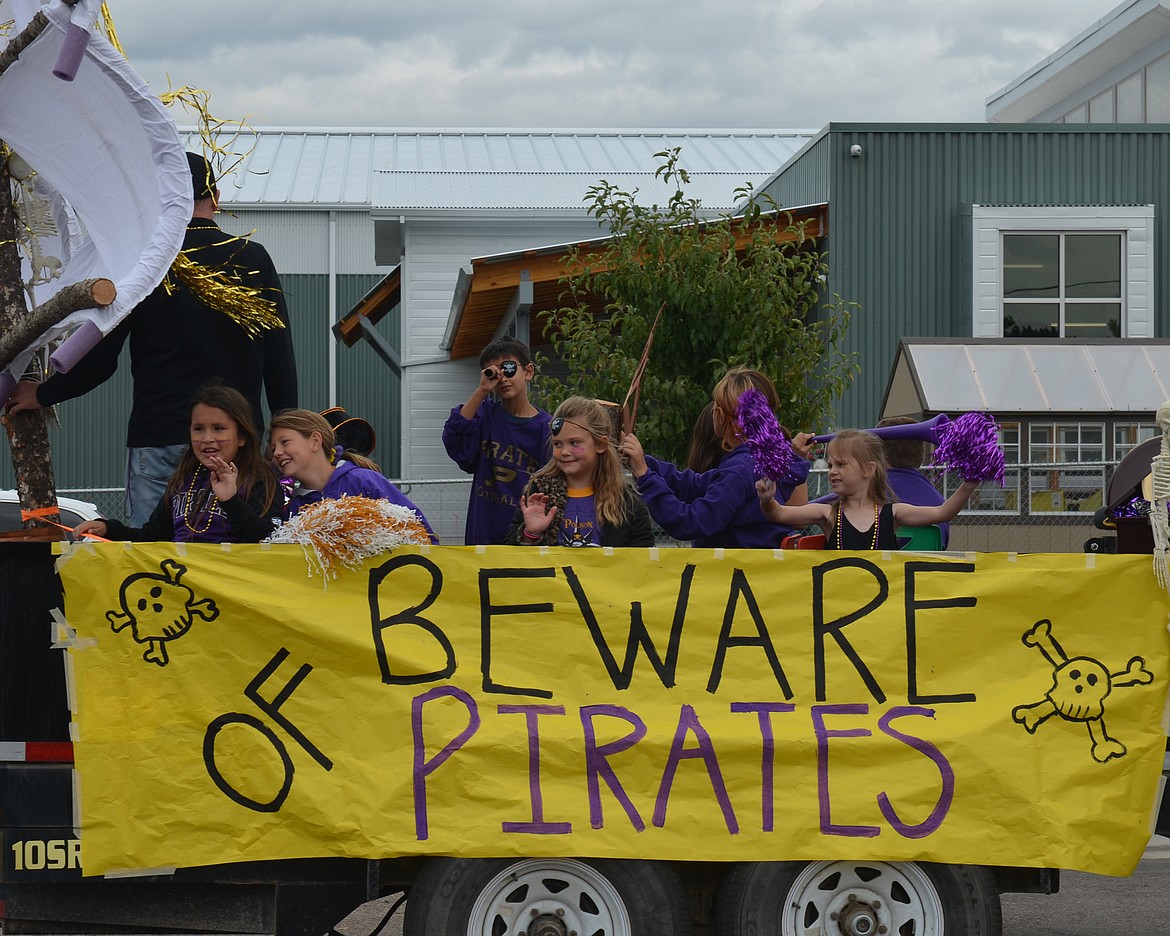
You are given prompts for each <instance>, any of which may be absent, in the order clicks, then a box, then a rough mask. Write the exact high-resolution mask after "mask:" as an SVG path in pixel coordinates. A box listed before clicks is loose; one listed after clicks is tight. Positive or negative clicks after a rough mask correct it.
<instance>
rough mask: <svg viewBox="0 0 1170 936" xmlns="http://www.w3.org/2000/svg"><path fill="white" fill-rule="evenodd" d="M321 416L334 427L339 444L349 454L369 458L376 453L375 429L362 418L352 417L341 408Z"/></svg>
mask: <svg viewBox="0 0 1170 936" xmlns="http://www.w3.org/2000/svg"><path fill="white" fill-rule="evenodd" d="M321 415H322V416H324V417H325V420H326V422H328V423H329V425H331V426H332V427H333V434H334V435H335V436H336V437H337V444H338V445H340V446H341V447H342V448H343V449H345V450H346V451H347V452H356V453H357V454H358V455H366V456H368V455H369V454H370V453H371V452H373V451H374V445H375V444H377V441H378V440H377V438H376V437H375V435H374V427H373V426H371V425H370V424H369V423H368V422H366V421H365V420H364V419H362V418H361V417H360V416H350V415H349V413H347V412H346V411H345V409H344V408H343V407H340V406H334V407H332V408H331V409H327V410H325V411H324V412H323V413H321Z"/></svg>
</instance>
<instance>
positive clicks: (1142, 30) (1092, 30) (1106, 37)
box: [986, 0, 1170, 123]
mask: <svg viewBox="0 0 1170 936" xmlns="http://www.w3.org/2000/svg"><path fill="white" fill-rule="evenodd" d="M1166 36H1170V3H1167V2H1165V0H1126V2H1124V3H1122V4H1120V5H1119V6H1117V7H1115V8H1114V9H1113V10H1111V11H1110V12H1109V13H1107V14H1106V15H1105V16H1103V17H1101V19H1099V20H1098V21H1097V22H1095V23H1094V24H1093V25H1092V26H1090V27H1089V28H1088V29H1086V30H1085V31H1084V32H1082V33H1081V34H1080V35H1078V36H1077V37H1076V38H1075V39H1073V40H1071V41H1070V42H1068V43H1067V44H1065V45H1064V46H1062V47H1061V48H1060V49H1058V50H1057V51H1055V52H1053V53H1052V54H1051V55H1050V56H1048V57H1047V58H1046V59H1044V60H1043V61H1041V62H1040V63H1039V64H1037V65H1035V66H1033V67H1032V68H1031V69H1029V70H1028V71H1026V72H1025V73H1024V74H1023V75H1021V76H1020V77H1018V78H1016V79H1015V80H1014V81H1013V82H1011V83H1010V84H1008V85H1007V86H1005V87H1003V88H1001V89H1000V90H998V91H996V92H995V94H993V95H991V96H990V97H989V98H988V99H987V111H986V113H987V119H988V120H989V121H992V122H998V123H1023V122H1027V121H1029V120H1034V119H1035V118H1037V117H1039V116H1040V115H1041V114H1043V113H1044V112H1045V111H1047V110H1048V109H1049V108H1052V107H1055V106H1056V105H1057V104H1060V103H1061V102H1062V101H1063V100H1065V99H1066V98H1067V97H1068V96H1069V95H1071V94H1073V93H1075V92H1076V91H1079V90H1080V89H1082V88H1085V87H1087V86H1088V85H1090V84H1092V83H1093V82H1094V81H1095V80H1097V79H1098V78H1100V77H1101V76H1103V75H1105V74H1107V73H1108V72H1109V71H1111V70H1112V69H1114V68H1116V67H1117V66H1119V65H1121V64H1122V63H1123V62H1127V61H1129V60H1130V59H1132V58H1134V57H1135V56H1137V55H1139V54H1140V53H1141V52H1142V51H1143V50H1144V49H1148V48H1149V47H1150V46H1152V45H1154V44H1155V43H1156V42H1159V41H1160V40H1162V39H1164V38H1165V37H1166Z"/></svg>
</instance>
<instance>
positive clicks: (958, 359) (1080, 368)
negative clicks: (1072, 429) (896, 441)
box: [881, 338, 1170, 419]
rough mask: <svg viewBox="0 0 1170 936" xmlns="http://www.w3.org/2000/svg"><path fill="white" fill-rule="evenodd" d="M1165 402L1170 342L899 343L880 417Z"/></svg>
mask: <svg viewBox="0 0 1170 936" xmlns="http://www.w3.org/2000/svg"><path fill="white" fill-rule="evenodd" d="M1168 399H1170V341H1167V340H1156V339H1133V340H1126V339H1114V340H1111V339H1100V340H1084V341H1076V340H1072V339H1061V338H1053V339H1046V340H1039V341H1015V340H1012V339H1002V338H984V339H972V338H968V339H941V338H933V339H931V338H904V339H903V340H902V342H901V344H900V345H899V347H898V354H897V357H896V358H895V360H894V366H893V369H892V370H891V372H890V378H889V382H888V383H887V385H886V393H885V397H884V399H883V400H882V409H881V414H882V418H886V417H888V416H922V415H926V414H933V413H947V414H950V415H955V414H959V413H966V412H974V411H986V412H990V413H993V414H995V415H997V416H999V415H1006V414H1027V413H1094V414H1109V413H1141V414H1143V415H1149V416H1150V418H1151V419H1152V418H1153V413H1154V411H1155V410H1157V409H1158V407H1159V406H1161V405H1162V404H1163V403H1164V402H1166V400H1168Z"/></svg>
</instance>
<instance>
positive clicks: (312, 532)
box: [264, 495, 431, 579]
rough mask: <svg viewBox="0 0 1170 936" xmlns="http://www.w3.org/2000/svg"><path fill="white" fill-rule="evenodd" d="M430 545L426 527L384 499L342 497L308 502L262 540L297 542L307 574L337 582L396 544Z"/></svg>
mask: <svg viewBox="0 0 1170 936" xmlns="http://www.w3.org/2000/svg"><path fill="white" fill-rule="evenodd" d="M430 541H431V538H430V535H429V534H428V533H427V530H426V527H424V526H423V525H422V522H421V521H420V520H419V518H418V514H416V513H415V512H414V511H413V510H411V509H410V508H409V507H404V506H402V505H401V504H392V503H390V501H388V500H381V499H378V500H375V499H373V498H369V497H358V496H355V495H346V496H345V497H339V498H337V500H323V501H318V502H317V503H315V504H309V505H308V506H307V507H305V508H303V509H302V510H301V512H300V513H298V514H297V515H296V516H295V517H293V518H292V519H291V520H289V521H288V522H287V523H284V524H282V525H281V526H280V527H278V528H277V530H276V532H275V533H273V534H272V535H271V536H270V537H268V539H266V540H265V541H264V542H266V543H298V544H300V546H301V548H302V549H303V550H304V552H305V561H306V562H307V563H308V565H309V575H312V574H313V569H314V568H316V569H317V570H319V571H320V573H321V575H322V576H323V577H324V578H327V579H328V578H334V579H335V578H337V574H338V572H340V571H341V567H342V566H345V567H347V568H351V569H353V568H357V567H358V566H359V565H360V564H361V561H362V560H363V559H366V558H369V557H370V556H378V555H381V554H382V553H384V552H389V551H390V550H391V549H394V548H395V547H396V546H404V545H407V544H411V543H413V544H417V545H422V544H425V543H429V542H430Z"/></svg>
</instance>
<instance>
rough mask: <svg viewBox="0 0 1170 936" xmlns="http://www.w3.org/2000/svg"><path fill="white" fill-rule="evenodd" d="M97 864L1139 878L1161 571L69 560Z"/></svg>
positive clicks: (405, 553) (693, 553)
mask: <svg viewBox="0 0 1170 936" xmlns="http://www.w3.org/2000/svg"><path fill="white" fill-rule="evenodd" d="M63 548H64V550H65V552H64V553H63V555H62V556H61V558H60V560H59V566H60V571H61V577H62V579H63V581H64V584H65V596H66V609H65V611H66V618H67V620H68V623H69V626H70V627H71V628H72V629H73V631H75V633H71V634H68V635H67V637H66V643H67V644H68V645H69V646H70V651H69V654H68V658H69V661H70V668H71V673H72V686H73V690H74V695H73V698H74V701H75V715H74V725H75V734H76V745H75V752H76V760H77V768H78V775H79V802H80V826H81V830H82V832H81V843H82V863H83V865H84V868H85V871H86V873H88V874H95V873H103V872H107V871H111V870H117V869H127V868H158V867H173V866H190V865H203V864H211V863H218V862H230V861H250V860H255V859H269V858H291V857H305V856H322V855H343V856H353V857H367V858H377V857H388V856H397V855H411V854H449V855H461V856H468V857H474V856H603V857H624V858H639V857H646V858H656V857H663V856H671V857H679V858H695V859H715V860H727V861H732V860H735V861H738V860H749V859H854V858H872V859H887V860H910V859H917V860H927V861H944V862H962V863H979V864H991V865H1024V866H1045V867H1062V868H1071V869H1079V870H1084V871H1095V872H1098V873H1106V874H1126V873H1128V872H1129V871H1131V870H1132V868H1133V867H1134V866H1135V865H1136V863H1137V861H1138V860H1139V858H1140V857H1141V854H1142V851H1143V849H1144V847H1145V845H1146V843H1147V841H1148V838H1149V833H1150V826H1151V823H1152V810H1153V807H1154V801H1155V793H1156V790H1157V787H1158V781H1159V777H1160V772H1161V767H1162V759H1163V751H1164V748H1165V730H1164V724H1163V718H1164V711H1165V708H1166V697H1167V673H1168V671H1170V647H1168V644H1170V638H1168V636H1167V609H1168V608H1170V602H1168V601H1167V596H1166V594H1165V593H1164V592H1161V591H1159V589H1158V588H1157V584H1156V581H1155V578H1154V574H1153V571H1152V569H1151V567H1150V557H1149V556H1100V555H1030V556H1018V557H1017V556H1014V555H1006V554H979V555H972V556H970V557H967V558H957V557H953V556H952V557H944V556H939V557H931V556H930V555H928V554H918V555H900V554H897V553H893V554H889V553H886V554H883V553H879V552H874V553H844V554H837V553H832V552H812V551H787V552H775V553H772V552H768V551H731V550H728V551H726V552H712V551H709V550H686V549H662V550H643V549H639V550H628V551H619V552H618V553H616V554H615V553H613V552H612V551H610V550H600V549H592V550H590V549H583V550H569V549H553V550H538V549H522V548H509V547H491V548H488V549H475V548H471V547H468V548H463V547H431V548H428V547H409V548H402V549H399V550H395V551H394V552H393V553H392V554H387V555H385V556H382V557H380V558H378V559H374V560H369V561H367V562H366V563H365V564H364V566H363V567H362V568H361V569H359V570H350V571H343V573H342V575H341V577H340V578H338V579H334V580H329V581H327V582H326V581H323V580H322V579H321V578H320V577H312V576H310V575H309V574H308V565H307V564H306V560H305V557H304V555H303V554H302V552H301V550H300V548H299V547H297V546H278V547H263V546H231V547H228V546H223V547H220V546H187V547H185V548H184V547H181V546H177V545H174V544H169V543H167V544H148V545H142V544H139V545H135V546H130V545H129V544H84V545H79V546H75V547H63Z"/></svg>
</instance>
